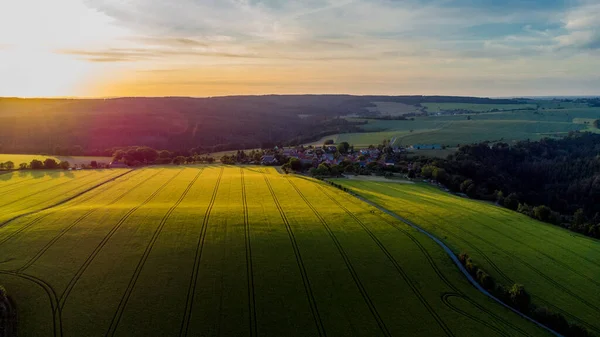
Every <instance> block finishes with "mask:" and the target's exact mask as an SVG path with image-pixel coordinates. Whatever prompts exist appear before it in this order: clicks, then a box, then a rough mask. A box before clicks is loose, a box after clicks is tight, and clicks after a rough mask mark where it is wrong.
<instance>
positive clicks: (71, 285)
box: [59, 170, 181, 308]
mask: <svg viewBox="0 0 600 337" xmlns="http://www.w3.org/2000/svg"><path fill="white" fill-rule="evenodd" d="M162 171H163V170H161V171H159V172H157V173H156V174H155V175H154V176H156V175H157V174H159V173H160V172H162ZM179 173H181V171H180V172H179ZM179 173H177V174H176V175H174V176H173V177H171V178H170V179H169V180H167V181H166V182H165V183H164V184H162V185H161V186H160V187H159V188H158V189H157V190H156V191H154V193H152V194H151V195H150V196H149V197H148V198H146V200H144V201H143V202H142V203H141V204H139V205H137V206H135V207H134V208H132V209H130V210H129V211H128V212H127V213H125V215H124V216H123V217H121V219H119V221H118V222H117V224H116V225H115V226H114V227H113V228H112V229H111V230H110V232H109V233H108V234H107V235H106V236H105V237H104V239H102V241H101V242H100V243H99V244H98V246H96V248H95V249H94V251H93V252H92V254H91V255H90V256H88V258H87V259H86V260H85V262H84V263H83V265H82V266H81V267H80V268H79V270H78V271H77V273H76V274H75V276H74V277H73V278H72V279H71V281H70V282H69V284H68V285H67V287H66V288H65V290H64V292H63V293H62V295H61V297H60V301H59V305H60V307H61V308H64V307H65V304H66V301H67V299H68V297H69V295H70V294H71V291H72V290H73V288H74V287H75V285H76V284H77V282H78V281H79V279H80V278H81V276H82V275H83V273H84V272H85V271H86V269H87V268H88V267H89V266H90V264H91V263H92V261H93V260H94V259H95V258H96V256H97V255H98V254H99V253H100V251H101V250H102V248H104V246H105V245H106V243H107V242H108V241H109V240H110V238H111V237H112V236H113V235H114V234H115V232H116V231H117V230H118V229H119V228H120V227H121V225H123V223H124V222H125V221H126V220H127V219H128V218H129V217H130V216H131V215H132V214H133V213H134V212H135V211H137V210H138V209H139V208H140V207H142V206H144V205H146V204H148V203H149V202H150V201H151V200H152V199H154V197H156V195H158V193H160V191H162V190H163V189H164V188H165V187H166V186H167V185H168V184H169V183H170V182H171V181H173V179H175V177H177V175H179ZM154 176H152V177H151V178H153V177H154ZM151 178H150V179H151Z"/></svg>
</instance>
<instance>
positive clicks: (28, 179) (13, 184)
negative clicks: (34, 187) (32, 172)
mask: <svg viewBox="0 0 600 337" xmlns="http://www.w3.org/2000/svg"><path fill="white" fill-rule="evenodd" d="M33 179H36V178H35V177H31V178H27V179H23V180H21V181H17V182H14V183H12V184H7V185H4V186H2V187H3V188H5V187H11V186H15V185H18V184H22V183H24V182H26V181H30V180H33ZM11 191H14V189H13V190H11ZM5 192H8V191H2V194H4V193H5Z"/></svg>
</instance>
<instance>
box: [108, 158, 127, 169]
mask: <svg viewBox="0 0 600 337" xmlns="http://www.w3.org/2000/svg"><path fill="white" fill-rule="evenodd" d="M109 167H110V168H127V165H125V163H123V162H121V161H118V160H113V161H112V162H111V163H110V164H109Z"/></svg>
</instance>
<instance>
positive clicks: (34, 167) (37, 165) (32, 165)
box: [29, 159, 44, 170]
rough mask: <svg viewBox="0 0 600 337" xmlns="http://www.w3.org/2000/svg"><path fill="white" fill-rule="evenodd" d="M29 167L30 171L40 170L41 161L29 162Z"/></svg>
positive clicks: (42, 164) (41, 166) (42, 166)
mask: <svg viewBox="0 0 600 337" xmlns="http://www.w3.org/2000/svg"><path fill="white" fill-rule="evenodd" d="M29 167H30V168H31V169H32V170H41V169H43V168H44V163H43V162H41V161H39V160H37V159H34V160H32V161H31V163H29Z"/></svg>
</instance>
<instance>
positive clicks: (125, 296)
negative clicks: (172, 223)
mask: <svg viewBox="0 0 600 337" xmlns="http://www.w3.org/2000/svg"><path fill="white" fill-rule="evenodd" d="M182 171H183V170H182ZM182 171H180V173H181V172H182ZM202 171H203V170H199V171H198V173H197V174H196V176H195V177H194V179H192V181H191V182H190V183H189V184H188V186H187V188H186V189H185V190H184V191H183V193H182V194H181V196H180V197H179V199H177V201H176V202H175V204H174V205H173V206H171V208H169V210H168V211H167V213H166V214H165V215H164V216H163V218H162V219H161V221H160V223H159V225H158V227H157V228H156V230H155V231H154V234H153V235H152V239H151V240H150V242H149V243H148V246H146V250H145V251H144V254H143V255H142V258H141V259H140V261H139V262H138V264H137V266H136V268H135V271H134V273H133V275H132V277H131V280H130V281H129V284H128V285H127V289H126V290H125V293H124V294H123V297H121V301H120V302H119V306H118V307H117V312H115V315H114V316H113V319H112V321H111V323H110V327H109V329H108V332H107V333H106V336H114V335H115V333H116V331H117V327H118V326H119V322H120V321H121V317H122V316H123V312H124V311H125V307H126V306H127V302H128V301H129V298H130V297H131V293H132V292H133V289H134V288H135V285H136V283H137V280H138V278H139V277H140V274H141V273H142V269H143V268H144V265H145V264H146V261H147V260H148V257H149V256H150V253H151V252H152V248H154V244H155V243H156V241H157V240H158V237H159V235H160V233H161V232H162V230H163V228H164V227H165V224H166V223H167V220H168V219H169V217H170V216H171V214H173V212H174V211H175V210H176V209H177V207H179V205H180V204H181V202H182V201H183V199H184V198H185V197H186V196H187V194H188V192H189V191H190V190H191V189H192V187H193V186H194V184H195V183H196V181H197V180H198V178H199V177H200V174H202ZM177 175H179V173H178V174H177ZM177 175H176V176H177ZM176 176H175V177H176Z"/></svg>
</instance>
